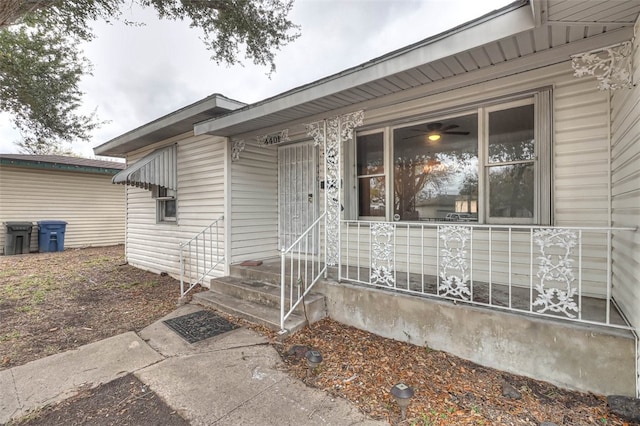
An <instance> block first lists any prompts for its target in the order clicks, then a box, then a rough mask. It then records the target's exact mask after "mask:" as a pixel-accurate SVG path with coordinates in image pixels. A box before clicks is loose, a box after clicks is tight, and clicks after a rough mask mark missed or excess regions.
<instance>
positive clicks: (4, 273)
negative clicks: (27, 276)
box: [0, 269, 19, 278]
mask: <svg viewBox="0 0 640 426" xmlns="http://www.w3.org/2000/svg"><path fill="white" fill-rule="evenodd" d="M18 274H19V272H18V271H15V270H13V269H7V270H2V271H0V278H9V277H15V276H17V275H18Z"/></svg>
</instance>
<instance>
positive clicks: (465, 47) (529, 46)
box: [194, 0, 640, 136]
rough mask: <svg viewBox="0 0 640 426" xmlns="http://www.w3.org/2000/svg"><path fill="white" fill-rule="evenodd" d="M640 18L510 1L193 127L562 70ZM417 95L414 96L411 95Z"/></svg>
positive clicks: (600, 7) (296, 114) (311, 116)
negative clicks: (559, 66)
mask: <svg viewBox="0 0 640 426" xmlns="http://www.w3.org/2000/svg"><path fill="white" fill-rule="evenodd" d="M639 14H640V2H638V1H637V0H591V1H588V2H585V1H578V0H533V1H532V2H531V3H530V2H528V1H522V0H520V1H516V2H514V3H512V4H511V5H509V6H506V7H505V8H502V9H500V10H498V11H494V12H492V13H490V14H488V15H486V16H484V17H481V18H479V19H477V20H475V21H472V22H470V23H467V24H464V25H462V26H460V27H457V28H454V29H452V30H450V31H448V32H446V33H443V34H440V35H437V36H435V37H432V38H429V39H426V40H424V41H422V42H419V43H416V44H413V45H410V46H408V47H406V48H403V49H400V50H397V51H395V52H392V53H390V54H387V55H385V56H382V57H379V58H377V59H374V60H372V61H369V62H367V63H364V64H361V65H359V66H357V67H354V68H351V69H348V70H345V71H343V72H341V73H338V74H335V75H332V76H330V77H327V78H324V79H321V80H318V81H316V82H313V83H311V84H308V85H305V86H301V87H298V88H296V89H293V90H290V91H288V92H285V93H282V94H280V95H277V96H275V97H272V98H269V99H266V100H264V101H261V102H258V103H255V104H252V105H248V106H246V107H244V108H241V109H238V110H236V111H234V112H232V113H229V114H227V115H224V116H221V117H217V118H213V119H211V120H208V121H204V122H201V123H198V124H196V125H195V128H194V132H195V134H196V135H197V134H204V133H210V134H216V135H220V136H238V135H240V136H242V135H244V134H250V133H252V132H253V133H256V132H257V131H259V130H261V131H273V130H278V126H282V125H285V124H286V125H289V124H296V123H302V122H306V121H312V120H315V119H319V118H321V117H324V116H325V115H326V114H327V113H328V112H330V111H342V110H349V109H354V108H356V107H357V108H358V109H360V108H365V109H366V106H367V104H368V103H369V102H370V101H372V100H373V99H375V98H379V97H381V96H388V95H394V94H398V96H401V97H402V96H404V94H406V96H405V97H402V98H401V99H402V100H408V99H411V96H413V97H414V98H415V97H416V96H424V95H425V94H429V93H439V92H444V91H447V90H451V89H453V88H457V87H463V86H465V85H469V84H474V83H478V82H482V81H486V80H490V79H495V78H497V77H501V76H506V75H510V74H516V73H518V72H522V71H525V70H527V69H534V68H538V67H542V66H547V65H552V64H555V63H560V62H565V61H568V60H569V56H570V55H572V54H575V53H580V52H584V51H588V50H592V49H596V48H600V47H605V46H608V45H611V44H615V43H619V42H621V41H625V40H629V39H631V37H632V36H633V24H634V22H635V20H636V19H637V18H638V16H639ZM417 87H421V88H422V89H421V90H420V92H419V94H417V91H411V90H410V89H412V88H417ZM412 92H413V93H416V94H415V95H412ZM399 99H400V98H398V99H395V100H396V101H397V100H399Z"/></svg>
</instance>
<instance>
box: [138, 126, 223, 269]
mask: <svg viewBox="0 0 640 426" xmlns="http://www.w3.org/2000/svg"><path fill="white" fill-rule="evenodd" d="M172 143H177V169H178V190H177V207H176V210H177V213H176V214H177V221H176V222H175V223H172V222H166V223H163V222H160V223H159V222H157V216H156V200H155V199H153V198H152V197H151V191H148V190H144V189H140V188H134V187H130V186H127V197H128V204H127V235H126V254H127V261H128V262H129V263H130V264H132V265H134V266H136V267H138V268H141V269H145V270H149V271H153V272H156V273H160V272H167V273H169V274H170V275H172V276H174V277H176V278H179V277H180V243H181V242H186V241H188V240H189V239H191V238H192V237H193V236H195V235H196V234H197V233H198V232H200V231H202V230H203V229H204V228H205V227H207V226H208V225H209V224H211V222H213V221H214V220H215V219H217V218H219V217H220V216H222V215H223V214H224V184H225V172H224V164H225V158H226V155H227V154H226V153H227V151H226V144H227V140H226V139H225V138H220V137H213V136H208V135H203V136H190V135H182V136H180V137H176V138H173V139H171V140H167V141H164V142H161V143H158V144H155V145H153V146H150V147H148V148H147V149H145V150H144V151H139V152H135V153H133V154H132V155H131V156H130V158H128V164H133V163H134V162H135V161H136V160H138V159H140V158H142V157H143V156H144V155H146V154H149V153H150V152H152V151H153V150H155V149H158V148H161V147H164V146H167V145H170V144H172ZM220 238H221V244H224V233H221V234H220ZM223 274H224V265H220V266H219V268H218V269H217V270H216V271H215V272H214V273H212V275H223Z"/></svg>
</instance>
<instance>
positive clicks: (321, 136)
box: [307, 110, 364, 266]
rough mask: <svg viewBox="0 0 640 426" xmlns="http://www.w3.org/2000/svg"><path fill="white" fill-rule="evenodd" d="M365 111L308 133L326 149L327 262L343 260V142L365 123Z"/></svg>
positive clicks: (326, 122)
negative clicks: (341, 252)
mask: <svg viewBox="0 0 640 426" xmlns="http://www.w3.org/2000/svg"><path fill="white" fill-rule="evenodd" d="M363 119H364V111H362V110H360V111H356V112H351V113H349V114H343V115H337V116H335V117H331V118H327V119H325V120H321V121H316V122H315V123H311V124H307V134H308V135H309V136H311V137H312V138H313V140H314V143H315V145H320V146H322V147H323V149H324V211H325V212H326V216H325V262H326V264H327V265H328V266H335V265H337V264H338V263H339V262H340V212H341V211H342V188H341V181H342V180H341V177H342V167H341V166H342V144H343V143H344V142H346V141H349V140H351V139H352V138H353V129H354V128H356V127H357V126H360V125H362V121H363Z"/></svg>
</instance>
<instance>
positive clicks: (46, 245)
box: [38, 220, 67, 253]
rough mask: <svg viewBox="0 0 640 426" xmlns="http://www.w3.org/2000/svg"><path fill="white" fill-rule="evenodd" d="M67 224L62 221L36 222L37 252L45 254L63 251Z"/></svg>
mask: <svg viewBox="0 0 640 426" xmlns="http://www.w3.org/2000/svg"><path fill="white" fill-rule="evenodd" d="M66 228H67V222H65V221H63V220H41V221H39V222H38V229H39V231H38V251H39V252H40V253H47V252H50V251H63V250H64V232H65V230H66Z"/></svg>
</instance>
